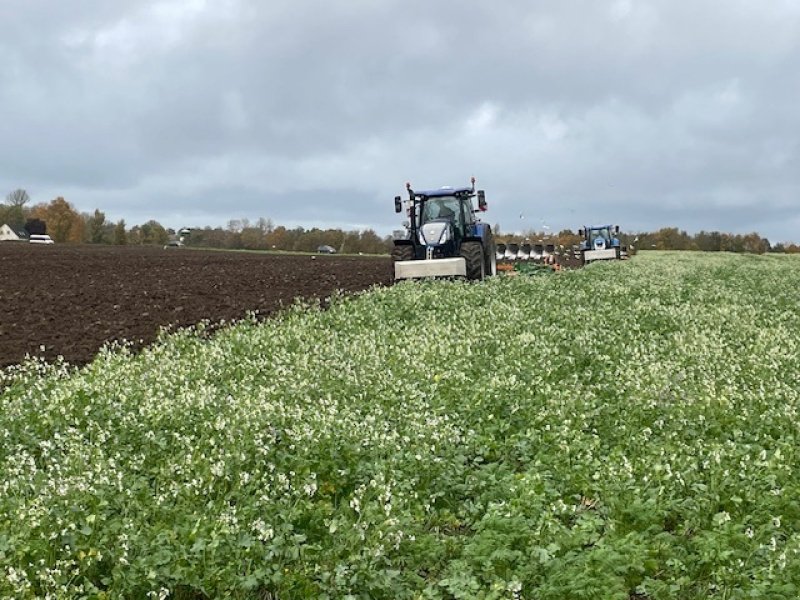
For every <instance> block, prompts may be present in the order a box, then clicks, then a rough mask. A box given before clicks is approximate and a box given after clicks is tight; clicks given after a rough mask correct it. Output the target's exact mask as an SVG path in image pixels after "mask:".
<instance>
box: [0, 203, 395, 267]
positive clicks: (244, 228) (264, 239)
mask: <svg viewBox="0 0 800 600" xmlns="http://www.w3.org/2000/svg"><path fill="white" fill-rule="evenodd" d="M3 223H7V224H8V225H10V226H11V227H12V228H14V229H23V228H25V227H26V225H27V226H28V228H31V227H33V228H35V229H36V231H35V233H47V234H48V235H49V236H50V237H51V238H53V241H55V242H57V243H73V244H114V245H162V246H163V245H164V244H166V243H168V242H169V241H172V240H178V239H180V240H181V241H182V242H183V243H184V245H186V246H195V247H205V248H224V249H230V250H280V251H293V252H316V251H317V250H318V249H319V247H320V246H330V247H331V248H333V249H334V250H335V251H336V252H339V253H341V252H347V253H364V254H385V253H387V252H388V251H389V249H390V248H391V236H386V237H381V236H379V235H378V234H377V233H375V231H373V230H371V229H367V230H364V231H343V230H341V229H318V228H313V229H305V228H303V227H295V228H293V229H289V228H286V227H284V226H280V225H279V226H277V227H276V226H275V225H274V223H273V222H272V220H271V219H266V218H260V219H258V220H257V221H255V222H253V223H251V222H250V221H249V220H248V219H232V220H230V221H229V222H228V224H227V226H226V227H224V228H223V227H215V228H212V227H205V228H193V229H190V230H185V229H184V230H178V231H176V230H174V229H172V228H168V227H164V226H163V225H161V224H160V223H159V222H158V221H156V220H150V221H147V222H146V223H142V224H139V225H134V226H132V227H128V225H127V224H126V223H125V220H124V219H121V220H119V221H116V222H113V221H110V220H108V219H107V218H106V214H105V213H104V212H102V211H101V210H99V209H95V211H94V212H92V213H85V212H83V213H82V212H79V211H78V210H77V209H76V208H75V207H74V206H73V205H72V204H71V203H70V202H68V201H66V200H65V199H64V198H62V197H58V198H55V199H54V200H52V201H50V202H46V203H39V204H34V205H31V202H30V196H29V195H28V193H27V192H26V191H25V190H22V189H19V190H14V191H13V192H11V193H9V194H8V195H7V196H6V201H5V203H3V204H0V225H2V224H3ZM41 228H44V229H41ZM32 232H34V231H32Z"/></svg>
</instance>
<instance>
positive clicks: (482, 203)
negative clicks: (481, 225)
mask: <svg viewBox="0 0 800 600" xmlns="http://www.w3.org/2000/svg"><path fill="white" fill-rule="evenodd" d="M478 210H481V211H484V210H486V192H484V191H483V190H478Z"/></svg>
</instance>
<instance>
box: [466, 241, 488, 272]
mask: <svg viewBox="0 0 800 600" xmlns="http://www.w3.org/2000/svg"><path fill="white" fill-rule="evenodd" d="M461 257H462V258H463V259H464V260H465V261H466V262H467V279H469V280H470V281H480V280H482V279H483V278H484V276H485V275H486V262H485V261H484V256H483V246H482V245H481V243H480V242H464V243H463V244H461Z"/></svg>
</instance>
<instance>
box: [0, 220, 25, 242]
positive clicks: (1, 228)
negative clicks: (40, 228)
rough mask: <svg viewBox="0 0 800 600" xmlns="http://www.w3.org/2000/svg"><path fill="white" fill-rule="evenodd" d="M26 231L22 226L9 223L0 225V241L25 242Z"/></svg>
mask: <svg viewBox="0 0 800 600" xmlns="http://www.w3.org/2000/svg"><path fill="white" fill-rule="evenodd" d="M27 241H28V232H27V231H25V229H23V228H22V227H11V225H8V224H3V225H0V242H27Z"/></svg>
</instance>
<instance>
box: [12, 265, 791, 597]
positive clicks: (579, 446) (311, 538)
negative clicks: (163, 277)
mask: <svg viewBox="0 0 800 600" xmlns="http://www.w3.org/2000/svg"><path fill="white" fill-rule="evenodd" d="M798 290H800V261H798V260H796V259H794V258H792V257H785V256H768V257H756V256H733V255H722V254H715V255H711V254H708V255H704V254H692V253H680V254H666V253H662V254H655V253H644V254H642V255H640V256H638V257H636V258H635V259H634V260H632V261H630V262H615V263H610V264H596V265H592V266H590V267H589V268H586V269H584V270H581V271H575V272H570V273H563V274H560V275H555V276H549V277H546V276H543V277H532V278H526V277H516V278H496V279H494V280H490V281H486V282H484V283H480V284H467V283H463V282H427V283H404V284H400V285H396V286H394V287H391V288H381V289H374V290H372V291H369V292H367V293H364V294H361V295H359V296H356V297H349V298H339V299H336V300H335V301H334V302H333V303H332V306H331V307H330V308H329V309H328V310H324V311H320V310H317V309H313V308H300V307H297V308H295V309H293V310H290V311H288V312H286V313H283V314H282V315H281V316H279V317H278V318H276V319H273V320H268V321H266V322H260V323H258V322H255V321H251V322H243V323H241V324H239V325H237V326H235V327H231V328H228V329H224V330H221V331H220V332H218V333H216V334H215V335H214V336H212V337H210V338H209V337H208V336H203V335H194V334H192V333H189V332H183V333H178V334H173V335H171V336H169V337H166V338H164V339H163V340H161V341H160V342H159V343H157V344H155V345H154V346H152V347H150V348H148V349H146V350H144V351H142V352H141V353H140V354H137V355H135V356H134V355H130V354H128V353H127V352H126V351H124V350H117V351H106V352H103V353H102V354H101V355H100V356H98V357H97V358H96V359H95V360H94V361H93V362H91V363H90V364H88V365H87V366H85V367H84V368H82V369H81V370H79V371H74V370H70V369H68V368H67V367H65V366H63V365H62V366H58V365H56V366H46V365H43V364H41V363H28V364H26V365H24V366H22V367H14V368H11V369H10V370H7V371H5V372H4V374H3V375H0V388H4V391H3V392H2V396H0V596H2V597H14V598H29V597H50V598H84V597H86V598H131V599H133V598H161V599H163V598H183V599H199V598H241V599H251V598H252V599H263V600H266V599H279V598H280V599H286V598H331V599H333V598H348V599H354V598H359V599H360V598H385V599H395V598H514V599H521V598H524V599H528V600H533V599H537V600H542V599H556V598H558V599H560V598H614V599H617V598H618V599H620V600H632V599H636V600H645V599H656V598H658V599H664V600H666V599H676V598H677V599H700V598H726V599H728V598H729V599H733V598H770V599H773V598H787V599H788V598H797V597H798V595H800V469H798V468H797V467H798V464H797V463H798V452H800V449H799V448H798V441H800V440H799V439H798V438H800V430H799V429H798V410H799V409H800V377H798V374H799V373H800V370H799V369H798V367H800V339H799V338H798V331H800V292H798ZM201 329H202V327H201Z"/></svg>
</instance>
